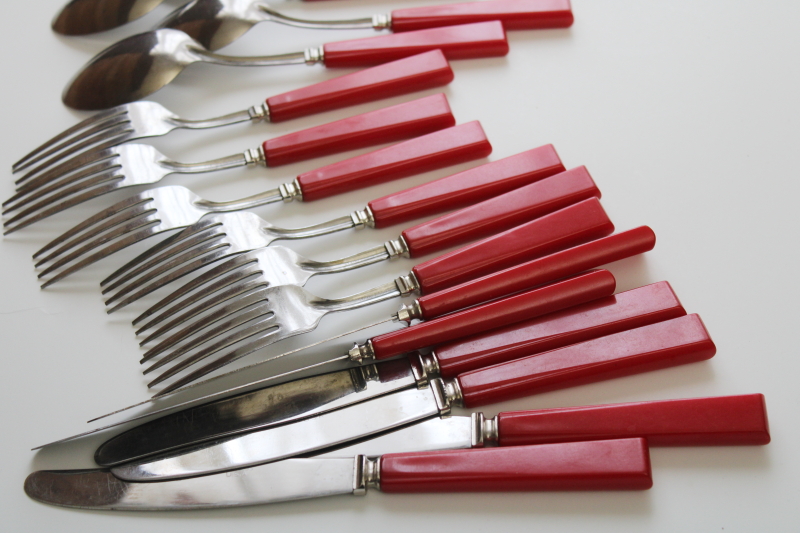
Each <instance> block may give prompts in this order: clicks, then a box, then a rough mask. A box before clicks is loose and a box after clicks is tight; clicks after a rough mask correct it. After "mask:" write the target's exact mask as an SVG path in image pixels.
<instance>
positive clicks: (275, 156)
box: [3, 94, 455, 234]
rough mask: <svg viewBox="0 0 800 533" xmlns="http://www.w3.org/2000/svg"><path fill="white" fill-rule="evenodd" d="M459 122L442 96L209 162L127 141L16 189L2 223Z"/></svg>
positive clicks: (24, 222)
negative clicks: (136, 189) (126, 190)
mask: <svg viewBox="0 0 800 533" xmlns="http://www.w3.org/2000/svg"><path fill="white" fill-rule="evenodd" d="M454 124H455V119H454V118H453V115H452V113H451V112H450V107H449V105H448V104H447V98H446V97H445V96H444V95H443V94H438V95H433V96H428V97H425V98H420V99H418V100H414V101H412V102H406V103H404V104H399V105H395V106H391V107H387V108H384V109H379V110H377V111H371V112H369V113H363V114H361V115H356V116H353V117H349V118H346V119H342V120H338V121H335V122H331V123H328V124H323V125H321V126H316V127H313V128H308V129H305V130H301V131H297V132H294V133H290V134H287V135H282V136H280V137H275V138H273V139H269V140H267V141H265V142H264V143H262V145H261V146H260V147H259V148H256V149H249V150H247V151H245V152H244V153H243V154H236V155H232V156H228V157H223V158H220V159H215V160H213V161H207V162H204V163H193V164H187V163H180V162H177V161H173V160H171V159H168V158H166V157H164V156H163V155H162V154H161V153H159V152H158V151H157V150H156V149H155V148H153V147H152V146H149V145H140V144H127V145H124V146H115V147H111V148H106V149H104V150H94V151H91V152H89V153H85V154H81V155H78V156H76V157H74V158H72V159H70V160H67V161H65V162H63V163H61V164H59V165H57V166H55V167H54V168H52V169H50V170H48V171H47V172H45V173H43V174H41V175H39V176H37V177H36V178H33V179H31V180H30V181H28V182H26V183H25V184H23V185H22V186H21V187H20V189H19V190H18V191H17V194H15V195H14V196H13V197H12V198H11V199H9V200H8V201H6V202H5V203H4V204H3V214H4V215H5V214H9V213H12V212H14V211H19V212H18V213H17V214H16V215H15V216H13V217H12V218H11V219H9V220H6V221H5V222H4V226H5V233H6V234H8V233H11V232H13V231H16V230H18V229H20V228H23V227H25V226H28V225H30V224H33V223H34V222H37V221H39V220H41V219H43V218H46V217H48V216H50V215H53V214H55V213H58V212H60V211H63V210H64V209H67V208H69V207H72V206H74V205H77V204H79V203H81V202H85V201H87V200H90V199H92V198H95V197H97V196H100V195H102V194H106V193H109V192H111V191H115V190H117V189H120V188H123V187H132V186H134V185H145V184H149V183H156V182H158V181H159V180H161V179H162V178H163V177H165V176H167V175H169V174H173V173H183V174H196V173H202V172H212V171H215V170H223V169H229V168H236V167H241V166H250V165H259V164H260V165H264V166H269V167H275V166H279V165H284V164H287V163H293V162H296V161H303V160H306V159H311V158H314V157H321V156H323V155H328V154H334V153H338V152H343V151H347V150H354V149H357V148H363V147H366V146H374V145H376V144H382V143H388V142H395V141H399V140H402V139H407V138H409V137H414V136H417V135H423V134H426V133H430V132H433V131H437V130H440V129H443V128H448V127H451V126H453V125H454ZM31 204H32V205H31ZM20 210H21V211H20Z"/></svg>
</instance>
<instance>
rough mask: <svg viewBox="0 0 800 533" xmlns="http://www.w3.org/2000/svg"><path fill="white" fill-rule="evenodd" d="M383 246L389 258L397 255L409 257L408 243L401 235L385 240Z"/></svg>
mask: <svg viewBox="0 0 800 533" xmlns="http://www.w3.org/2000/svg"><path fill="white" fill-rule="evenodd" d="M383 246H384V247H385V248H386V253H387V254H389V259H393V258H395V257H398V256H403V257H406V258H408V257H411V252H410V251H409V249H408V243H407V242H406V240H405V239H404V238H403V236H402V235H400V236H399V237H398V238H396V239H393V240H391V241H386V242H385V243H384V245H383ZM417 285H419V284H417Z"/></svg>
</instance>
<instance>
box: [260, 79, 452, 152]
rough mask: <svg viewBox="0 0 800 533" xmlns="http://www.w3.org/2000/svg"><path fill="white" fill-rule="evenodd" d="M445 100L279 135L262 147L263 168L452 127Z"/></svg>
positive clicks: (422, 101) (427, 100) (439, 96)
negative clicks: (264, 161)
mask: <svg viewBox="0 0 800 533" xmlns="http://www.w3.org/2000/svg"><path fill="white" fill-rule="evenodd" d="M455 123H456V121H455V118H453V114H452V113H451V112H450V106H449V105H448V103H447V98H445V96H444V95H443V94H435V95H433V96H428V97H425V98H420V99H419V100H414V101H412V102H406V103H404V104H399V105H395V106H392V107H386V108H384V109H378V110H377V111H371V112H369V113H363V114H361V115H356V116H354V117H350V118H345V119H342V120H337V121H335V122H330V123H328V124H323V125H322V126H316V127H313V128H308V129H305V130H302V131H297V132H295V133H289V134H287V135H281V136H280V137H275V138H274V139H270V140H268V141H265V142H264V144H263V148H264V155H265V157H266V160H267V166H270V167H276V166H279V165H286V164H289V163H294V162H296V161H303V160H306V159H312V158H314V157H322V156H324V155H329V154H335V153H338V152H345V151H348V150H356V149H358V148H364V147H366V146H374V145H376V144H383V143H389V142H395V141H401V140H403V139H408V138H410V137H416V136H417V135H424V134H426V133H431V132H433V131H437V130H441V129H444V128H449V127H451V126H454V125H455Z"/></svg>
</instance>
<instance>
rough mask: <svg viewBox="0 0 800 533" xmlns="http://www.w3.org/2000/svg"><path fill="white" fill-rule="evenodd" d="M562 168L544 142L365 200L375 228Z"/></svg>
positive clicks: (460, 204) (508, 188)
mask: <svg viewBox="0 0 800 533" xmlns="http://www.w3.org/2000/svg"><path fill="white" fill-rule="evenodd" d="M563 171H564V165H563V164H562V163H561V160H560V159H559V157H558V154H557V153H556V150H555V148H553V145H551V144H548V145H545V146H540V147H539V148H534V149H533V150H528V151H527V152H522V153H521V154H517V155H512V156H511V157H506V158H505V159H501V160H499V161H493V162H491V163H487V164H485V165H482V166H479V167H476V168H472V169H469V170H465V171H464V172H459V173H458V174H453V175H452V176H448V177H446V178H441V179H438V180H435V181H431V182H428V183H424V184H422V185H419V186H417V187H412V188H410V189H406V190H404V191H400V192H398V193H394V194H390V195H388V196H384V197H383V198H378V199H377V200H373V201H371V202H370V203H369V209H370V211H372V215H373V218H374V220H375V227H376V228H384V227H387V226H392V225H394V224H400V223H402V222H407V221H409V220H413V219H415V218H424V217H428V216H432V215H436V214H438V213H441V212H443V211H447V210H450V209H459V208H461V207H465V206H468V205H473V204H476V203H478V202H480V201H482V200H485V199H487V198H491V197H493V196H497V195H498V194H503V193H505V192H508V191H512V190H514V189H517V188H519V187H522V186H523V185H527V184H529V183H533V182H535V181H538V180H540V179H543V178H546V177H548V176H552V175H553V174H558V173H559V172H563Z"/></svg>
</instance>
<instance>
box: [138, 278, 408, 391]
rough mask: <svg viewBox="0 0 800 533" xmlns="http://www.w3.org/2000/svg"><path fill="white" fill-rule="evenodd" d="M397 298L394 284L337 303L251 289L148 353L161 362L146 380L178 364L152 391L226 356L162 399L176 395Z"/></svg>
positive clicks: (287, 289) (283, 290)
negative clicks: (267, 350)
mask: <svg viewBox="0 0 800 533" xmlns="http://www.w3.org/2000/svg"><path fill="white" fill-rule="evenodd" d="M399 296H401V292H400V291H399V290H398V286H397V283H396V282H394V281H393V282H390V283H387V284H384V285H380V286H378V287H375V288H373V289H369V290H366V291H363V292H360V293H357V294H353V295H350V296H347V297H344V298H335V299H327V298H320V297H318V296H315V295H313V294H311V293H309V292H308V291H306V290H304V289H303V288H301V287H297V286H296V285H282V286H275V287H263V286H258V287H252V290H250V291H248V293H247V294H241V295H239V296H237V298H236V299H235V300H234V301H233V302H231V303H228V302H221V303H220V305H216V306H214V307H213V308H211V309H209V310H208V312H207V313H206V314H204V315H202V316H200V317H197V318H196V319H192V320H191V321H189V322H188V323H182V324H180V326H182V329H180V330H179V331H177V332H176V333H173V334H171V335H170V336H168V337H166V338H165V339H163V340H162V341H161V342H160V343H159V344H157V345H156V346H154V347H153V348H151V349H150V350H148V351H147V352H146V353H145V355H144V357H143V358H142V362H145V361H148V360H150V359H152V358H154V357H156V356H158V357H160V359H158V361H157V362H156V363H154V364H152V365H151V366H149V367H148V368H147V369H146V370H145V371H144V373H145V374H147V373H150V372H152V371H153V370H156V369H158V368H161V367H163V366H165V365H167V364H169V363H172V362H173V361H177V362H176V363H175V364H173V366H172V367H170V368H169V369H168V370H166V371H164V372H162V373H161V374H160V375H159V376H158V377H157V378H156V379H154V380H153V381H151V382H150V383H148V386H149V387H153V386H155V385H158V384H159V383H162V382H163V381H165V380H167V379H170V378H172V377H173V376H175V375H177V374H178V373H180V372H182V371H184V370H185V369H187V368H188V367H190V366H192V365H194V364H196V363H198V362H200V361H202V360H204V359H207V358H208V357H211V356H212V355H216V354H219V353H220V352H222V355H219V356H218V357H217V358H216V359H214V360H213V361H211V362H210V363H207V364H205V365H204V366H202V367H200V368H199V369H197V370H195V371H193V372H190V373H189V374H186V375H184V376H183V377H182V378H179V379H178V380H177V381H175V382H173V383H172V384H170V385H168V386H167V387H166V388H165V389H164V390H163V391H161V392H160V394H163V393H166V392H169V391H172V390H174V389H177V388H179V387H182V386H184V385H186V384H188V383H191V382H192V381H195V380H196V379H198V378H200V377H203V376H205V375H206V374H209V373H211V372H213V371H214V370H217V369H218V368H221V367H222V366H224V365H227V364H229V363H232V362H233V361H236V360H238V359H240V358H242V357H244V356H246V355H248V354H250V353H253V352H254V351H256V350H260V349H261V348H263V347H265V346H268V345H270V344H273V343H275V342H278V341H280V340H283V339H286V338H289V337H292V336H295V335H299V334H301V333H306V332H308V331H311V330H313V329H314V328H316V327H317V325H318V324H319V322H320V320H321V319H322V317H324V316H325V315H327V314H328V313H333V312H338V311H347V310H350V309H358V308H360V307H364V306H367V305H371V304H374V303H378V302H382V301H383V300H388V299H390V298H397V297H399ZM168 350H169V351H168ZM179 359H180V360H179Z"/></svg>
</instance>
